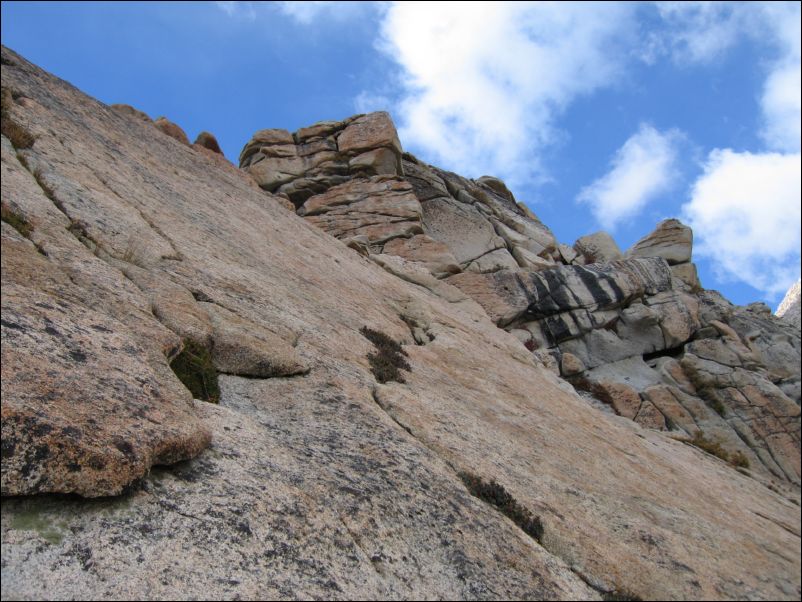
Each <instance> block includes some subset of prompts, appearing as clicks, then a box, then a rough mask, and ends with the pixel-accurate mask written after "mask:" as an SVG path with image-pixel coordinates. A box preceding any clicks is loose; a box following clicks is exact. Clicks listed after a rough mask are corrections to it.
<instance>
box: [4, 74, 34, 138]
mask: <svg viewBox="0 0 802 602" xmlns="http://www.w3.org/2000/svg"><path fill="white" fill-rule="evenodd" d="M13 104H14V93H13V92H12V91H11V90H9V89H8V88H3V89H2V91H1V92H0V125H1V126H2V133H3V136H5V137H6V138H8V140H9V142H11V144H12V145H13V146H14V148H15V149H17V150H19V149H24V148H31V147H32V146H33V143H34V142H35V141H36V138H35V137H34V136H33V134H31V133H30V132H29V131H28V130H27V129H25V127H24V126H22V125H21V124H19V123H18V122H17V121H16V120H15V119H14V118H13V117H12V116H11V107H12V106H13Z"/></svg>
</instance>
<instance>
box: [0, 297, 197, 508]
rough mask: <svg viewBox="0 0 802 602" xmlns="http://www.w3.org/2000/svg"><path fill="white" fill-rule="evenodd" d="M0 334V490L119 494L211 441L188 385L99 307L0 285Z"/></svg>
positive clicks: (185, 457)
mask: <svg viewBox="0 0 802 602" xmlns="http://www.w3.org/2000/svg"><path fill="white" fill-rule="evenodd" d="M2 340H3V345H2V372H3V378H2V391H3V393H2V395H3V407H2V434H3V463H2V493H3V495H4V496H6V495H30V494H33V493H50V492H58V493H77V494H79V495H83V496H86V497H98V496H107V495H118V494H120V493H122V492H123V491H124V490H125V489H126V487H128V485H130V484H131V483H132V482H134V481H136V480H138V479H140V478H142V477H143V476H144V475H145V474H146V473H147V471H148V470H149V469H150V467H151V466H152V465H154V464H170V463H173V462H177V461H179V460H186V459H188V458H191V457H193V456H195V455H197V454H198V453H199V452H200V451H201V450H203V449H204V448H205V447H206V446H207V445H208V444H209V440H210V435H209V432H208V431H207V430H206V428H205V427H204V426H203V425H202V424H201V422H200V420H199V419H198V418H197V417H196V415H195V410H194V408H193V401H192V397H191V396H190V395H189V392H187V391H184V392H183V394H182V393H180V389H179V388H178V387H176V386H172V387H163V386H162V385H161V375H160V374H159V373H158V372H156V371H155V370H153V368H151V366H150V364H149V358H148V354H147V353H146V351H145V350H144V349H143V348H142V347H141V346H140V345H139V344H138V343H137V341H136V340H135V338H134V337H133V336H132V335H131V334H130V333H128V332H126V328H125V327H124V326H123V325H122V324H120V323H119V322H117V321H115V320H113V319H110V318H109V317H108V316H106V315H104V314H103V313H100V312H96V311H93V310H91V309H90V308H88V307H86V306H85V305H80V304H77V303H73V302H69V301H66V300H65V299H63V298H59V297H54V296H52V295H47V294H43V293H41V292H39V291H37V290H36V289H31V288H27V287H24V286H20V285H17V284H11V283H9V282H4V283H3V324H2ZM164 362H165V366H166V359H165V360H164Z"/></svg>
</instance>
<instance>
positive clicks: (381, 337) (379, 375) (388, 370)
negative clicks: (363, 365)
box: [359, 326, 412, 383]
mask: <svg viewBox="0 0 802 602" xmlns="http://www.w3.org/2000/svg"><path fill="white" fill-rule="evenodd" d="M359 332H360V333H361V334H362V336H364V337H365V338H366V339H367V340H369V341H370V342H371V343H373V346H374V347H376V353H369V354H368V362H369V363H370V370H371V372H373V376H375V377H376V380H377V381H379V382H380V383H387V382H390V381H395V382H398V383H403V382H406V381H405V380H404V376H403V375H402V374H401V370H407V371H411V370H412V368H410V366H409V363H408V362H407V361H406V360H405V359H404V358H405V357H406V355H407V352H406V351H404V348H403V347H401V344H400V343H398V342H396V341H394V340H393V339H391V338H390V337H389V336H387V335H386V334H384V333H383V332H379V331H378V330H373V329H372V328H368V327H367V326H363V327H362V328H361V329H360V330H359Z"/></svg>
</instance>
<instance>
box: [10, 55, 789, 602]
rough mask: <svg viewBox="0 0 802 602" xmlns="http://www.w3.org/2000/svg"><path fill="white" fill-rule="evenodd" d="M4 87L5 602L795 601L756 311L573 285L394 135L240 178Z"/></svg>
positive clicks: (369, 136)
mask: <svg viewBox="0 0 802 602" xmlns="http://www.w3.org/2000/svg"><path fill="white" fill-rule="evenodd" d="M2 82H3V89H4V92H3V99H4V101H3V102H4V104H3V120H4V123H5V122H6V120H10V121H9V122H8V123H9V124H10V123H12V122H13V124H15V127H16V130H15V129H14V128H9V129H6V127H5V126H4V136H3V139H2V204H3V222H2V304H3V308H2V342H3V344H2V354H3V357H2V398H3V403H2V439H3V446H2V447H3V458H2V487H3V489H2V492H3V496H4V499H3V504H2V510H1V511H0V512H2V524H1V527H0V528H1V532H2V543H3V545H2V566H3V578H2V596H3V598H8V599H29V598H90V599H112V598H113V599H119V598H126V599H175V598H182V599H183V598H204V599H223V598H225V599H229V598H245V599H284V598H310V599H311V598H325V599H330V598H356V599H389V598H392V599H410V598H427V599H429V598H447V599H500V598H504V599H519V598H520V599H523V598H527V599H583V600H584V599H601V598H603V597H606V598H610V597H616V596H617V597H637V598H641V599H703V598H705V599H721V598H727V599H743V598H765V599H798V598H799V592H800V590H799V587H800V546H799V532H800V515H799V506H798V504H799V498H800V496H799V488H798V478H799V464H798V462H799V417H798V416H799V406H798V404H797V403H796V400H798V396H799V359H798V358H799V334H798V330H796V331H794V330H792V329H789V327H788V326H787V324H786V323H785V322H784V321H783V320H781V319H778V318H775V317H773V316H771V314H770V312H769V311H767V310H766V308H765V307H763V306H758V305H756V306H750V307H747V308H738V307H734V306H732V305H730V304H728V303H727V302H726V301H725V300H724V299H722V298H721V297H720V296H718V295H717V294H715V293H714V292H712V291H700V290H699V288H698V286H697V287H694V286H692V285H691V284H689V283H688V282H687V281H686V280H684V279H683V278H681V277H680V276H679V275H677V273H676V271H675V268H677V267H678V266H687V265H691V264H690V263H689V261H686V262H684V263H676V264H675V263H673V261H674V260H675V259H676V256H675V257H674V258H673V259H672V258H671V257H665V256H663V255H660V253H658V251H660V250H661V249H662V248H664V246H661V245H651V248H652V251H649V252H648V253H647V254H646V255H643V254H637V255H632V254H626V253H622V255H623V257H618V258H616V259H614V260H612V261H603V262H595V263H594V262H588V258H587V255H585V254H580V253H579V252H578V251H577V250H576V247H579V246H580V245H576V246H571V245H566V244H558V242H557V241H556V240H555V238H554V236H553V235H552V234H551V232H550V231H549V230H548V228H546V226H544V225H543V224H542V223H540V222H539V221H538V220H537V218H536V217H535V216H534V215H533V214H532V213H531V212H530V211H529V210H528V209H526V207H525V206H523V205H519V204H518V203H517V202H516V200H515V198H514V197H513V196H512V194H511V193H510V192H509V190H508V189H507V188H506V186H504V184H503V183H502V182H501V181H499V180H497V179H496V178H492V177H484V178H479V179H477V180H470V179H467V178H463V177H460V176H458V175H456V174H452V173H449V172H445V171H443V170H439V169H437V168H435V167H432V166H429V165H426V164H424V163H422V162H420V161H418V160H416V159H415V158H414V157H412V156H410V155H407V154H404V153H403V152H402V148H401V145H400V143H399V141H398V137H397V135H396V133H395V128H394V126H393V125H392V122H391V121H390V120H389V118H388V117H387V116H386V114H371V115H366V116H360V117H356V118H351V119H347V120H345V121H342V122H324V123H320V124H316V125H314V126H311V127H309V128H303V129H301V130H299V131H298V132H295V133H294V134H291V133H289V132H282V131H280V130H262V131H260V132H258V133H257V134H255V135H254V137H253V140H251V141H250V142H249V143H248V145H247V146H246V148H245V150H244V151H243V157H242V169H239V168H237V167H235V166H233V165H231V164H230V163H228V162H227V161H226V160H225V159H224V158H223V157H222V156H221V155H219V154H218V153H215V152H214V151H213V150H212V149H209V148H208V147H206V146H203V145H202V144H200V143H199V144H195V145H189V144H187V143H186V142H185V141H184V140H179V139H176V138H174V137H173V136H171V135H170V132H165V131H163V130H162V129H160V128H158V127H154V124H153V123H152V122H150V120H149V119H145V118H143V117H142V115H141V114H140V113H139V112H138V111H136V110H135V109H133V110H128V109H119V108H115V109H113V108H110V107H107V106H105V105H103V104H101V103H99V102H97V101H95V100H93V99H91V98H89V97H87V96H86V95H84V94H82V93H81V92H80V91H79V90H77V89H75V88H74V87H72V86H70V85H69V84H67V83H65V82H63V81H61V80H59V79H57V78H55V77H53V76H51V75H49V74H47V73H45V72H44V71H42V70H41V69H39V68H37V67H36V66H34V65H32V64H31V63H29V62H27V61H26V60H25V59H24V58H22V57H20V56H19V55H17V54H15V53H14V52H12V51H9V50H8V49H5V48H4V49H3V51H2ZM6 90H8V94H7V93H6ZM7 100H8V102H7ZM173 117H174V118H175V116H173ZM264 125H267V126H269V125H270V124H269V123H266V124H264ZM6 131H9V132H11V131H16V132H17V135H12V136H11V138H9V137H7V136H6V135H5V132H6ZM22 134H26V135H22ZM12 138H13V140H12ZM15 142H16V143H17V144H15ZM669 246H672V245H669ZM583 253H584V251H583ZM651 253H653V254H654V255H652V254H651ZM375 332H378V333H380V336H374V335H373V334H371V335H370V337H372V338H370V337H369V336H367V335H366V334H365V333H375ZM388 350H390V351H393V353H389V352H388ZM190 352H191V353H190ZM188 353H189V355H191V356H192V357H188V356H187V354H188ZM393 358H394V359H393ZM392 362H395V363H394V364H392ZM388 363H389V367H392V368H396V369H397V372H400V374H396V375H395V377H394V378H392V379H390V378H385V376H386V374H387V373H389V372H391V371H390V370H389V368H388ZM179 365H182V366H189V368H185V369H179V368H178V366H179ZM381 370H384V372H382V371H381ZM379 374H381V375H382V376H378V375H379ZM561 374H562V376H561ZM563 376H564V377H565V378H563ZM206 379H209V380H208V381H207V380H206ZM212 380H214V381H216V385H214V387H213V382H212ZM215 387H216V388H215ZM213 389H214V390H213ZM215 391H216V393H215ZM203 399H210V400H212V401H215V400H216V401H217V403H211V402H209V401H203ZM691 440H693V441H695V445H689V442H691ZM794 454H796V455H794ZM717 455H718V457H716V456H717ZM723 457H726V458H727V461H725V460H724V459H722V458H723ZM742 460H745V461H746V463H748V466H746V465H745V463H744V462H743V461H742ZM734 464H738V466H734ZM48 493H55V494H71V495H42V494H48ZM95 498H97V499H95ZM535 519H537V520H535ZM533 525H539V528H533V527H532V526H533Z"/></svg>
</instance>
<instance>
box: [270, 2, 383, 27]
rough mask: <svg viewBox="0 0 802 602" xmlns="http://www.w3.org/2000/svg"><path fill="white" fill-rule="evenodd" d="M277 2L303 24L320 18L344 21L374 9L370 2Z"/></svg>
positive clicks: (282, 10)
mask: <svg viewBox="0 0 802 602" xmlns="http://www.w3.org/2000/svg"><path fill="white" fill-rule="evenodd" d="M276 4H277V5H278V7H279V10H281V12H282V13H284V14H285V15H288V16H290V17H292V18H293V19H295V20H296V21H298V22H299V23H301V24H303V25H309V24H311V23H312V22H313V21H316V20H318V19H320V18H325V19H334V20H336V21H343V20H346V19H350V18H352V17H354V16H356V15H358V14H361V13H362V12H363V11H365V10H372V9H373V7H372V6H371V4H372V3H370V2H330V1H323V0H306V1H304V2H299V1H288V2H277V3H276Z"/></svg>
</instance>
